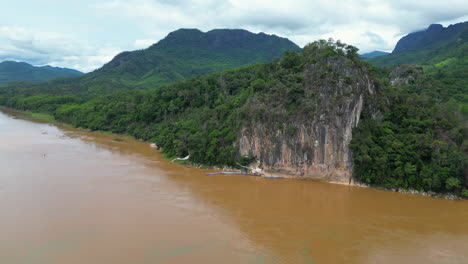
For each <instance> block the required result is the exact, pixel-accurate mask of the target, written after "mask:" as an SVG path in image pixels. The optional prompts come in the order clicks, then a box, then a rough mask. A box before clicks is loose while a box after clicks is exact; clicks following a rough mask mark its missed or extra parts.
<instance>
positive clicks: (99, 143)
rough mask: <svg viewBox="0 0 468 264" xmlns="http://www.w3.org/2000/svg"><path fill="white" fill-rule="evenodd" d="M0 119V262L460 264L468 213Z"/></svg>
mask: <svg viewBox="0 0 468 264" xmlns="http://www.w3.org/2000/svg"><path fill="white" fill-rule="evenodd" d="M116 138H118V137H116V136H108V135H98V134H92V133H87V132H82V131H79V130H75V129H69V128H64V127H56V126H51V125H48V124H44V123H36V122H31V121H25V120H20V119H12V118H11V117H9V116H7V115H5V114H1V113H0V168H1V173H0V234H1V236H0V261H1V263H100V264H101V263H468V251H467V250H466V249H467V248H468V224H467V220H468V202H467V201H449V200H443V199H435V198H429V197H422V196H417V195H406V194H398V193H391V192H383V191H378V190H373V189H368V188H359V187H349V186H340V185H334V184H327V183H318V182H309V181H299V180H288V179H285V180H274V179H263V178H256V177H249V176H225V175H211V176H207V175H206V174H205V173H206V172H207V171H205V170H199V169H194V168H186V167H184V166H181V165H177V164H174V163H171V162H169V161H167V160H165V159H163V158H162V156H161V154H160V153H159V152H157V151H155V150H154V149H151V148H149V146H148V144H147V143H142V142H138V141H133V140H130V139H124V138H122V139H123V140H124V141H120V140H116Z"/></svg>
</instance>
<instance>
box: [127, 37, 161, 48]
mask: <svg viewBox="0 0 468 264" xmlns="http://www.w3.org/2000/svg"><path fill="white" fill-rule="evenodd" d="M156 42H157V40H154V39H137V40H135V43H134V44H133V46H134V47H135V48H136V49H145V48H148V47H149V46H151V45H153V44H154V43H156Z"/></svg>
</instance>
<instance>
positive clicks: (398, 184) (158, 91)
mask: <svg viewBox="0 0 468 264" xmlns="http://www.w3.org/2000/svg"><path fill="white" fill-rule="evenodd" d="M357 51H358V50H357V48H355V47H353V46H350V45H346V44H343V43H341V42H339V41H338V42H333V41H331V40H329V41H324V40H321V41H316V42H313V43H311V44H308V45H307V46H305V47H304V49H303V50H302V52H300V53H297V52H295V51H287V52H286V53H285V54H284V56H283V57H282V58H281V59H278V60H275V61H273V62H270V63H262V64H256V65H252V66H246V67H243V68H240V69H236V70H230V71H224V72H222V73H212V74H208V75H204V76H200V77H195V78H192V79H189V80H186V81H182V82H177V83H174V84H168V85H163V86H160V87H157V88H154V89H151V90H135V89H133V90H122V91H119V92H114V93H110V94H105V95H101V96H90V95H89V94H88V93H79V92H75V93H68V92H64V91H63V90H60V89H58V90H57V89H44V88H42V89H36V88H34V87H32V88H31V87H29V88H28V87H22V88H19V89H15V88H12V87H6V88H0V104H1V105H4V106H8V107H13V108H17V109H22V110H30V111H36V112H45V113H50V114H52V115H54V117H55V118H56V119H57V120H60V121H63V122H67V123H70V124H72V125H74V126H77V127H82V128H88V129H90V130H105V131H112V132H114V133H120V134H127V135H131V136H134V137H136V138H138V139H142V140H147V141H151V142H155V143H156V144H157V145H158V146H159V147H160V148H161V149H162V150H163V151H164V152H165V153H166V155H168V156H185V155H187V154H190V161H191V162H194V163H198V164H207V165H228V166H236V164H237V162H240V163H241V164H247V163H249V162H250V161H251V160H252V159H253V158H254V157H243V156H240V155H239V154H238V153H239V152H238V149H237V147H238V146H237V145H236V141H237V137H238V131H239V129H240V128H241V127H242V126H243V125H244V124H245V123H246V122H249V121H252V120H255V119H259V120H264V119H267V120H268V118H269V117H271V116H272V115H273V114H274V116H275V117H278V118H280V119H281V120H283V121H284V120H288V118H289V117H291V116H294V115H298V114H302V115H304V116H307V115H309V114H310V113H312V112H313V111H314V107H315V106H314V102H315V100H316V98H315V94H314V93H313V92H311V91H308V90H305V88H304V80H303V79H304V68H306V67H310V66H311V65H316V68H315V69H316V70H317V71H320V72H321V75H320V78H323V79H324V80H328V81H331V82H333V80H334V78H336V76H339V75H338V73H336V72H333V68H330V67H328V66H327V65H328V64H327V62H328V61H330V59H339V60H343V61H344V62H345V63H346V64H348V65H351V66H352V67H359V68H362V69H365V71H367V72H369V73H370V74H371V75H372V76H373V79H374V80H375V82H376V85H377V86H378V90H379V93H380V95H379V96H380V98H381V99H380V100H378V101H377V102H374V105H376V108H377V109H378V111H380V112H381V113H382V115H381V118H374V117H372V115H371V114H370V111H371V109H367V108H366V109H364V111H363V114H362V117H361V122H360V123H359V126H358V128H357V129H355V131H354V132H353V140H352V145H351V148H352V151H353V163H354V171H353V175H354V178H355V179H356V180H357V181H360V182H364V183H368V184H371V185H375V186H383V187H385V188H392V189H408V188H412V189H416V190H420V191H431V192H435V193H454V194H457V195H464V196H468V179H467V143H466V132H467V131H466V112H464V110H463V109H464V108H463V107H464V105H465V104H466V100H465V98H466V87H465V86H464V85H460V83H463V82H464V83H465V84H466V79H464V80H461V81H460V80H456V81H451V78H455V79H456V78H465V75H463V74H462V75H461V77H460V76H455V77H454V75H447V74H445V73H444V72H443V71H441V73H440V74H425V73H424V69H422V68H420V67H407V68H404V69H403V70H401V69H400V70H396V71H395V70H393V69H391V68H380V67H376V66H373V65H371V64H369V63H367V62H364V61H362V60H361V59H360V58H359V56H358V54H357ZM465 54H466V53H465ZM465 66H466V65H465ZM465 69H466V67H465ZM395 75H396V76H395ZM394 80H400V81H399V82H394V83H393V84H392V83H391V81H394ZM343 81H344V82H353V80H352V79H344V80H343ZM334 99H335V100H338V99H339V98H334ZM374 111H375V110H374ZM461 112H464V113H465V115H462V114H461ZM276 121H278V120H276ZM276 121H275V120H272V122H276ZM282 123H284V122H278V124H282ZM280 129H281V131H283V133H294V131H295V129H296V128H295V127H291V126H286V127H281V128H280Z"/></svg>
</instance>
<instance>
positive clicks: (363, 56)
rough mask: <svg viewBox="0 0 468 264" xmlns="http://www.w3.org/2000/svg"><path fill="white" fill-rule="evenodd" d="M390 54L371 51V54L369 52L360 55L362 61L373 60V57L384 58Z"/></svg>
mask: <svg viewBox="0 0 468 264" xmlns="http://www.w3.org/2000/svg"><path fill="white" fill-rule="evenodd" d="M388 54H390V53H389V52H385V51H378V50H376V51H372V52H369V53H364V54H361V58H364V59H368V58H375V57H380V56H385V55H388Z"/></svg>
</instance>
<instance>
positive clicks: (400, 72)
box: [389, 64, 423, 87]
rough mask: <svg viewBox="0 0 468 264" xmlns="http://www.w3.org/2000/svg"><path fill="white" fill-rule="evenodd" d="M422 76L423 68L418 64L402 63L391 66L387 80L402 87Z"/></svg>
mask: <svg viewBox="0 0 468 264" xmlns="http://www.w3.org/2000/svg"><path fill="white" fill-rule="evenodd" d="M422 77H423V68H422V67H421V66H418V65H412V64H403V65H398V66H396V67H395V68H393V70H392V72H391V73H390V75H389V81H390V83H391V84H392V85H394V86H397V87H402V86H405V85H408V84H414V83H416V82H417V81H418V80H420V79H421V78H422Z"/></svg>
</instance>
